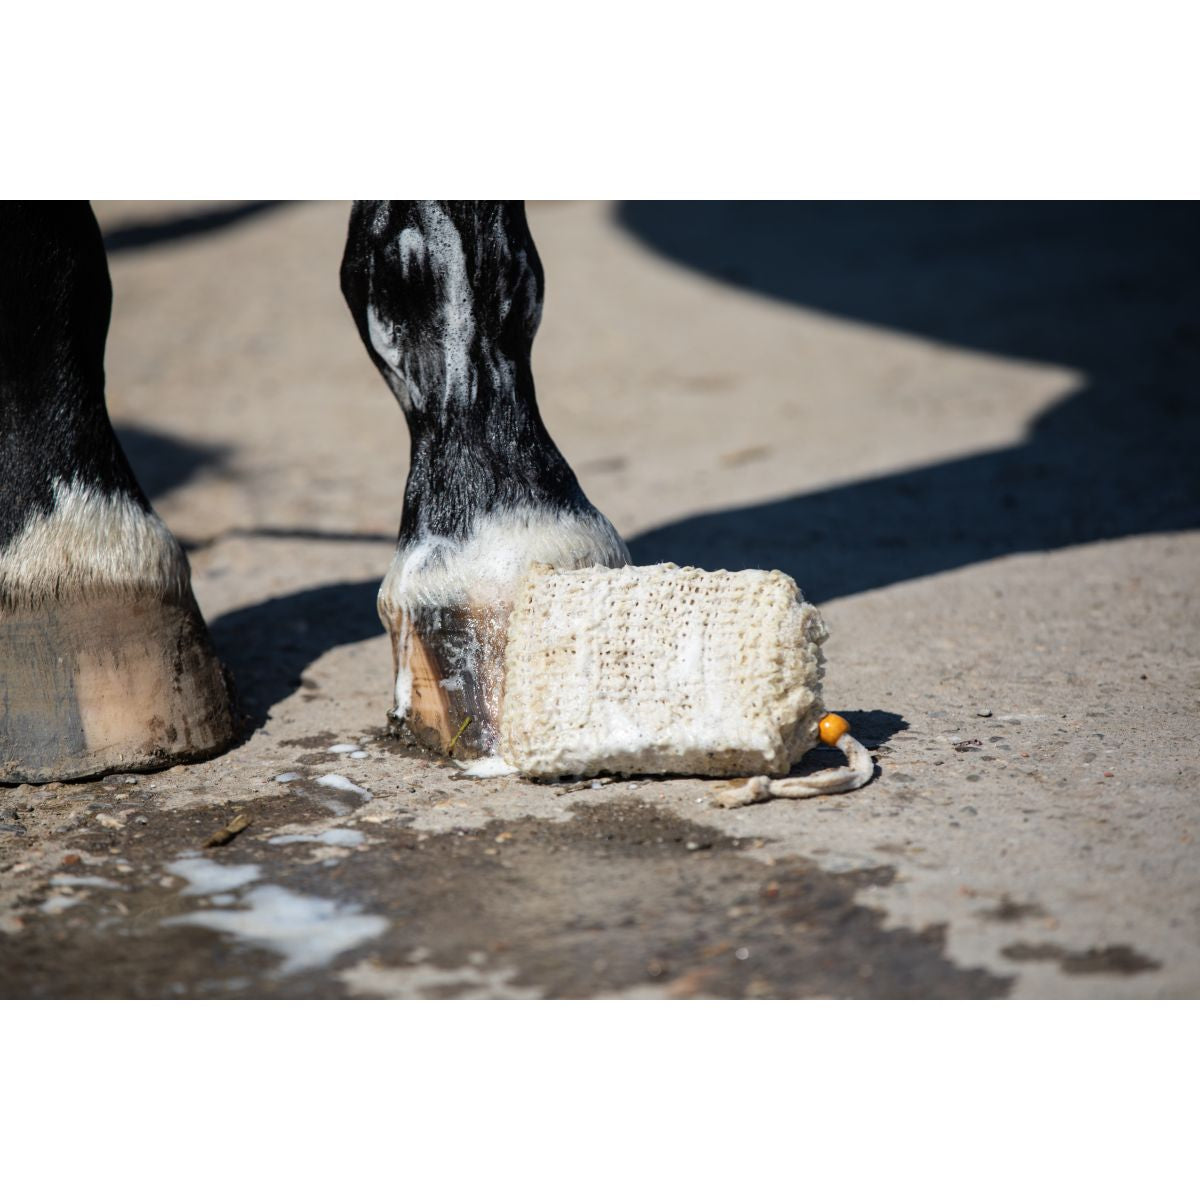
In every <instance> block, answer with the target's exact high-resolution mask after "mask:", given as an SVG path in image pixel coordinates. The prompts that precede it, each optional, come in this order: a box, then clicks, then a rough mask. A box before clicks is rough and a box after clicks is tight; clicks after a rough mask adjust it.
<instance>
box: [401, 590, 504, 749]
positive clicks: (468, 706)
mask: <svg viewBox="0 0 1200 1200" xmlns="http://www.w3.org/2000/svg"><path fill="white" fill-rule="evenodd" d="M509 611H510V606H509V605H507V604H496V605H492V606H487V607H485V606H479V607H472V606H470V605H463V606H444V607H442V606H439V607H426V608H420V609H416V610H414V611H411V612H409V613H407V614H403V615H401V616H399V617H398V619H397V623H396V627H395V628H394V629H393V631H392V652H393V658H394V662H395V667H396V707H395V708H394V709H392V710H391V712H389V714H388V718H389V723H390V724H391V727H392V728H393V730H394V731H395V732H396V733H397V734H398V735H399V736H400V737H401V738H402V739H404V740H406V741H408V742H410V743H412V744H414V745H417V746H420V747H422V748H423V749H426V750H432V751H433V752H434V753H435V754H443V755H448V754H459V755H463V756H464V757H476V756H478V755H483V754H489V753H491V751H492V749H493V748H494V746H495V743H496V737H497V733H498V729H499V721H500V699H501V693H502V690H503V684H504V646H505V640H506V636H507V630H508V615H509Z"/></svg>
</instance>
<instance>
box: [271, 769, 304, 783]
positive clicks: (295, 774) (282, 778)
mask: <svg viewBox="0 0 1200 1200" xmlns="http://www.w3.org/2000/svg"><path fill="white" fill-rule="evenodd" d="M299 778H300V772H299V771H284V773H283V774H282V775H276V776H275V782H276V783H291V782H292V780H294V779H299Z"/></svg>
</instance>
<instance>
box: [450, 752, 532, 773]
mask: <svg viewBox="0 0 1200 1200" xmlns="http://www.w3.org/2000/svg"><path fill="white" fill-rule="evenodd" d="M454 761H455V764H456V765H457V766H460V767H462V773H463V774H464V775H466V776H468V777H469V778H471V779H495V778H496V777H497V776H499V775H515V774H516V773H517V768H516V767H510V766H509V765H508V763H506V762H505V761H504V759H502V758H497V757H496V756H495V755H493V756H492V757H490V758H476V759H474V760H473V761H471V762H459V761H458V759H455V760H454Z"/></svg>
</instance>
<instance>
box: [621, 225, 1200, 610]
mask: <svg viewBox="0 0 1200 1200" xmlns="http://www.w3.org/2000/svg"><path fill="white" fill-rule="evenodd" d="M618 219H619V221H620V223H621V224H622V225H623V226H624V227H625V228H626V229H627V230H629V231H630V232H631V233H633V234H634V235H635V236H637V237H638V238H639V239H641V240H642V241H643V242H645V244H646V245H648V246H650V247H651V248H653V249H654V250H656V251H657V252H659V253H661V254H663V255H665V256H667V257H669V258H671V259H673V260H675V261H677V262H680V263H681V264H684V265H686V266H688V267H691V268H693V269H695V270H698V271H702V272H704V273H706V274H708V275H711V276H715V277H717V278H720V279H723V280H725V281H726V282H728V283H730V284H733V285H735V286H737V287H743V288H747V289H751V290H754V291H757V292H762V293H765V294H767V295H770V296H773V297H775V298H777V299H780V300H785V301H789V302H792V303H795V304H801V305H804V306H806V307H811V308H814V309H821V310H824V311H826V312H830V313H834V314H836V315H838V316H841V317H846V318H851V319H854V320H857V321H863V322H870V323H873V324H878V325H880V326H884V327H887V328H891V329H897V330H901V331H904V332H907V333H911V334H916V335H919V336H921V337H926V338H930V339H935V340H937V341H940V342H945V343H950V344H954V345H959V346H963V347H968V348H971V349H974V350H980V351H985V352H988V353H991V354H996V355H1003V356H1005V357H1014V358H1021V359H1031V360H1038V361H1041V362H1046V363H1055V364H1060V365H1063V366H1067V367H1072V368H1075V369H1077V370H1079V371H1081V372H1083V373H1085V374H1086V377H1087V380H1086V383H1085V385H1084V386H1083V387H1082V388H1081V389H1080V390H1078V391H1076V392H1074V393H1073V394H1071V395H1069V396H1068V397H1066V398H1065V399H1064V400H1062V401H1060V402H1059V403H1057V404H1055V405H1054V406H1052V407H1051V408H1049V409H1048V410H1047V411H1046V412H1044V413H1043V414H1042V415H1041V416H1040V417H1039V418H1038V419H1037V420H1036V421H1035V422H1033V424H1032V426H1031V427H1030V428H1029V430H1028V433H1027V436H1026V438H1025V440H1024V441H1022V442H1020V443H1019V444H1018V445H1015V446H1011V447H1007V448H1004V449H1000V450H994V451H986V452H981V453H979V454H973V455H967V456H964V457H962V458H958V459H954V460H951V461H947V462H942V463H936V464H934V465H933V466H929V467H921V468H914V469H911V470H904V471H898V472H894V473H893V474H890V475H886V476H883V477H880V478H876V479H867V480H862V481H859V482H855V483H850V484H846V485H843V486H840V487H835V488H828V489H824V490H822V491H817V492H809V493H805V492H803V491H802V490H799V491H798V492H797V494H796V495H794V496H791V497H788V498H785V499H781V500H777V501H772V502H769V503H764V504H756V505H750V506H747V507H743V508H737V509H728V510H723V511H719V512H711V513H703V514H698V515H696V516H693V517H689V518H687V519H685V520H681V521H676V522H672V523H671V524H669V525H666V526H663V527H662V528H660V529H656V530H652V531H650V532H648V533H645V534H643V535H642V536H640V537H638V538H635V539H634V540H633V541H632V543H631V550H632V551H633V554H634V558H635V561H639V562H650V561H656V560H661V559H668V560H674V561H676V562H681V563H692V564H695V565H697V566H701V567H708V568H717V567H727V568H734V569H736V568H743V567H779V568H780V569H782V570H784V571H787V572H788V573H789V574H792V575H795V576H796V577H797V578H798V579H799V580H800V581H801V583H802V585H803V586H804V589H805V591H806V593H807V594H808V595H809V596H810V598H811V599H813V600H816V601H822V600H828V599H831V598H833V597H836V596H842V595H848V594H851V593H854V592H859V591H863V590H865V589H868V588H876V587H883V586H886V585H887V584H891V583H895V582H897V581H899V580H904V579H912V578H916V577H919V576H923V575H928V574H932V573H934V572H938V571H946V570H951V569H953V568H956V567H961V566H965V565H967V564H970V563H974V562H979V561H982V560H986V559H989V558H993V557H996V556H998V555H1003V554H1011V553H1015V552H1019V551H1031V550H1047V549H1054V548H1057V547H1062V546H1069V545H1075V544H1078V543H1082V542H1089V541H1094V540H1097V539H1104V538H1116V537H1125V536H1129V535H1132V534H1142V533H1153V532H1167V531H1172V530H1180V529H1190V528H1194V527H1196V526H1198V525H1200V413H1198V410H1197V404H1196V400H1195V392H1196V382H1195V381H1196V380H1197V379H1198V378H1200V206H1197V205H1193V204H1164V205H1144V204H1082V205H1080V204H865V205H864V204H803V203H801V204H792V203H787V204H774V203H771V204H752V203H751V204H746V203H716V204H707V203H697V204H691V203H630V204H625V205H623V206H621V208H620V209H619V214H618ZM796 391H797V393H798V394H800V395H804V394H805V383H804V380H803V378H800V379H797V381H796ZM810 399H811V403H812V435H813V436H814V437H820V438H827V439H828V441H829V445H830V452H831V453H836V450H837V430H836V418H837V414H836V413H830V412H828V411H827V410H826V409H825V408H824V407H823V405H822V401H821V397H820V396H819V395H811V397H810ZM882 399H883V401H884V402H886V397H883V398H882ZM741 416H742V419H746V418H747V416H748V414H745V413H743V414H741ZM750 419H752V417H750ZM797 486H798V488H802V486H803V481H802V480H797Z"/></svg>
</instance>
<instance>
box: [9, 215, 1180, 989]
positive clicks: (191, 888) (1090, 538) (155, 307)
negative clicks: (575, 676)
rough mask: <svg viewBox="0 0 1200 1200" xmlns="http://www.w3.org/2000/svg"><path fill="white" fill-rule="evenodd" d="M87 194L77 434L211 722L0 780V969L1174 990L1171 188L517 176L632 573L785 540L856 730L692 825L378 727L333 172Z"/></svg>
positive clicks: (396, 437) (538, 362)
mask: <svg viewBox="0 0 1200 1200" xmlns="http://www.w3.org/2000/svg"><path fill="white" fill-rule="evenodd" d="M97 211H98V215H99V216H100V219H101V222H102V225H103V227H104V229H105V232H106V235H107V236H108V239H109V245H110V265H111V270H112V276H113V284H114V288H115V305H114V314H113V324H112V332H111V335H110V338H109V348H108V377H109V403H110V409H111V413H112V417H113V421H114V423H115V424H116V426H117V428H118V432H119V434H120V436H121V438H122V441H123V443H124V444H125V446H126V447H127V450H128V452H129V455H130V458H131V460H132V461H133V463H134V466H135V469H136V470H137V472H138V474H139V477H140V478H141V479H142V480H143V482H144V484H145V486H146V488H147V490H148V491H149V492H150V493H151V494H152V496H153V498H154V502H155V505H156V507H157V508H158V510H159V512H160V513H161V514H162V516H163V517H164V518H165V519H166V521H167V522H168V524H169V525H170V526H171V527H172V529H173V530H174V531H175V532H176V534H177V535H178V536H179V537H180V538H181V540H182V541H183V542H184V545H185V546H186V547H187V549H188V551H189V554H190V557H191V562H192V568H193V574H194V582H195V589H196V594H197V597H198V599H199V602H200V605H201V608H202V609H203V611H204V613H205V615H206V617H207V618H208V620H209V623H210V626H211V628H212V631H213V635H214V639H215V641H216V643H217V646H218V649H219V651H220V652H221V654H222V656H223V657H224V658H225V660H226V662H227V663H228V664H229V665H230V667H231V668H232V670H233V672H234V674H235V676H236V679H237V682H238V685H239V687H240V691H241V700H242V704H243V707H244V709H245V712H246V715H247V722H246V738H245V740H244V741H243V742H242V744H240V745H239V746H237V747H236V748H235V749H233V750H232V751H230V752H229V753H227V754H225V755H223V756H222V757H220V758H218V759H216V760H214V761H212V762H208V763H203V764H198V765H194V766H186V767H176V768H173V769H172V770H169V771H167V772H165V773H162V774H158V775H121V776H116V777H110V778H107V779H104V780H99V781H94V782H89V783H80V784H71V785H62V786H53V785H51V786H40V787H39V786H22V787H15V788H6V789H3V790H0V994H2V995H4V996H8V997H38V996H43V997H57V996H137V997H162V996H165V997H171V996H196V997H264V996H376V997H389V996H413V997H440V996H471V997H483V996H520V997H526V996H528V997H533V996H626V997H643V996H644V997H652V996H664V997H695V996H699V997H704V996H747V997H794V996H795V997H798V996H848V997H1005V996H1011V997H1184V996H1197V995H1200V859H1198V854H1197V844H1196V840H1195V839H1196V838H1197V836H1198V835H1200V820H1198V806H1197V801H1198V796H1200V786H1198V783H1197V780H1198V777H1200V775H1198V773H1200V753H1198V750H1197V745H1196V734H1197V721H1196V717H1197V699H1198V693H1197V682H1198V680H1200V673H1198V664H1200V638H1198V636H1197V618H1198V616H1200V600H1198V596H1200V533H1198V532H1197V529H1198V528H1200V486H1198V484H1200V469H1198V468H1197V465H1196V464H1197V461H1198V460H1197V450H1198V449H1200V437H1198V433H1200V421H1198V418H1197V410H1196V403H1195V400H1196V395H1195V392H1196V380H1197V378H1200V306H1198V305H1197V300H1198V299H1200V296H1198V294H1197V292H1198V289H1197V274H1196V262H1197V256H1196V251H1197V249H1198V248H1200V238H1198V236H1197V233H1198V219H1197V215H1196V210H1195V208H1189V207H1176V208H1171V207H1164V208H1159V209H1151V210H1145V209H1141V208H1138V207H1136V206H1122V207H1118V208H1100V207H1091V208H1084V209H1078V208H1075V207H1072V206H1062V205H1055V206H1046V207H1032V208H1031V207H1024V206H972V207H966V208H959V207H954V208H949V209H946V208H940V207H937V206H933V207H929V206H903V207H893V206H881V207H866V208H864V207H859V206H832V207H829V206H805V207H800V208H796V207H793V206H752V205H751V206H746V205H718V206H680V205H641V204H629V205H621V206H613V205H609V204H575V203H571V204H536V205H532V206H531V208H530V223H531V225H532V228H533V232H534V236H535V238H536V240H537V243H538V246H539V249H540V251H541V255H542V258H543V261H544V264H545V267H546V273H547V278H548V289H547V297H546V312H545V319H544V322H543V326H542V331H541V333H540V334H539V337H538V341H537V344H536V348H535V356H534V369H535V374H536V378H537V384H538V392H539V398H540V402H541V406H542V411H543V414H544V416H545V419H546V423H547V425H548V427H549V428H550V430H551V432H552V433H553V435H554V436H555V438H556V439H557V440H558V442H559V444H560V446H561V447H562V449H563V450H564V452H565V453H566V455H567V457H568V458H569V459H570V461H571V462H572V463H573V464H574V466H575V467H576V470H577V473H578V474H579V477H580V480H581V482H582V483H583V486H584V488H585V490H586V491H587V492H588V494H589V495H590V497H591V498H592V500H593V501H594V502H595V503H596V504H597V505H598V506H599V507H600V508H601V509H603V510H604V511H605V512H606V513H607V514H608V515H609V516H610V517H611V518H612V519H613V521H614V522H615V523H616V525H617V526H618V528H619V529H620V530H621V532H622V533H623V534H624V535H625V536H626V537H627V538H628V539H630V543H631V547H632V550H633V553H634V556H635V560H636V561H642V562H648V561H657V560H660V559H669V560H672V561H676V562H680V563H695V564H697V565H700V566H705V567H718V566H726V567H743V566H765V567H780V568H782V569H783V570H786V571H788V572H789V573H791V574H793V575H794V576H795V577H796V579H797V580H798V581H799V583H800V584H801V586H802V587H803V588H804V589H805V591H806V593H807V595H808V596H809V598H810V599H812V600H814V601H815V602H817V603H819V604H820V605H821V606H822V610H823V612H824V614H825V616H826V619H827V622H828V624H829V626H830V628H831V630H832V637H831V640H830V642H829V643H828V645H827V647H826V650H827V655H828V661H829V666H828V671H827V677H826V699H827V701H828V703H829V704H830V706H831V707H833V708H834V709H836V710H837V711H840V712H842V713H843V714H845V715H847V716H848V717H849V718H850V720H851V721H852V722H853V724H854V727H855V729H856V731H857V732H858V733H859V734H860V736H861V737H862V739H863V740H864V741H865V742H867V744H869V745H870V746H871V747H872V748H874V750H875V752H876V754H877V756H878V761H879V764H880V767H881V773H880V774H879V776H878V777H877V778H876V780H875V781H874V782H873V783H871V784H870V785H869V786H868V787H867V788H866V789H864V790H863V791H860V792H857V793H854V794H851V795H847V796H843V797H832V798H828V799H824V800H804V801H798V800H775V801H771V802H769V803H766V804H762V805H757V806H754V807H750V808H744V809H738V810H729V811H727V810H722V809H719V808H715V807H713V806H712V803H711V800H712V797H713V795H714V794H715V792H716V791H717V788H718V787H719V786H720V785H719V784H717V783H715V782H713V781H705V780H701V779H671V780H663V779H651V780H645V781H636V782H627V781H620V782H608V783H606V784H605V785H604V786H599V787H594V786H582V787H580V786H571V785H569V784H560V785H558V786H544V785H543V786H539V785H533V784H529V783H525V782H521V781H517V780H513V779H496V780H488V781H476V780H469V779H460V778H456V774H457V772H456V769H455V768H454V767H453V765H447V764H442V763H435V762H429V761H423V760H420V759H415V758H412V757H409V756H407V755H406V754H404V753H402V752H401V751H400V750H399V748H398V747H397V746H396V744H395V743H394V742H391V741H390V740H389V739H388V738H387V736H386V733H385V729H384V713H385V709H386V707H387V703H388V695H389V689H390V655H389V650H388V646H387V642H386V640H385V637H384V635H383V633H382V630H381V629H380V627H379V625H378V622H377V618H376V616H375V611H374V592H375V588H376V586H377V584H378V580H379V578H380V577H381V575H382V573H383V571H384V570H385V569H386V566H387V563H388V560H389V557H390V554H391V543H392V538H393V535H394V531H395V528H396V525H397V523H398V519H399V513H400V505H401V495H402V489H403V483H404V476H405V469H406V432H405V429H404V423H403V420H402V418H401V416H400V413H399V411H398V409H397V407H396V405H395V403H394V401H393V400H392V398H391V396H390V394H389V393H388V392H387V390H386V388H385V387H384V385H383V383H382V382H381V381H380V380H379V379H378V378H377V377H376V375H375V373H374V370H373V368H372V367H371V366H370V364H369V363H368V360H367V357H366V355H365V353H364V352H363V350H362V347H361V345H360V344H359V342H358V338H357V334H356V333H355V330H354V328H353V325H352V323H351V321H350V318H349V316H348V314H347V312H346V311H345V309H344V305H343V302H342V300H341V297H340V295H339V293H338V289H337V266H338V261H339V257H340V253H341V244H342V239H343V236H344V231H345V225H346V218H347V206H346V205H345V204H301V205H283V206H261V207H259V206H232V207H213V206H203V205H200V206H188V205H178V204H144V203H136V204H124V203H105V204H100V205H98V206H97ZM335 747H339V748H336V749H335ZM239 815H244V816H245V817H247V818H248V819H249V821H250V824H249V826H248V827H247V828H245V829H244V831H243V832H241V833H239V834H238V835H237V836H236V837H233V838H232V840H229V841H228V842H227V843H226V844H225V845H222V846H219V847H216V848H209V849H206V848H205V842H206V841H207V840H208V839H209V838H210V836H211V835H212V834H214V833H216V832H217V831H218V830H220V829H222V828H223V827H224V826H226V824H227V823H228V822H230V821H231V820H232V819H233V818H235V817H237V816H239Z"/></svg>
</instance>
